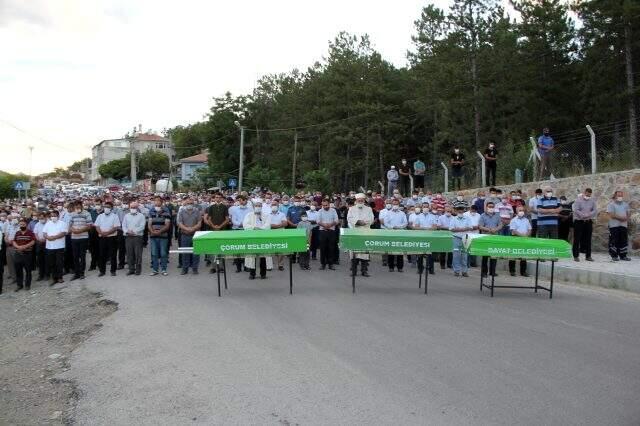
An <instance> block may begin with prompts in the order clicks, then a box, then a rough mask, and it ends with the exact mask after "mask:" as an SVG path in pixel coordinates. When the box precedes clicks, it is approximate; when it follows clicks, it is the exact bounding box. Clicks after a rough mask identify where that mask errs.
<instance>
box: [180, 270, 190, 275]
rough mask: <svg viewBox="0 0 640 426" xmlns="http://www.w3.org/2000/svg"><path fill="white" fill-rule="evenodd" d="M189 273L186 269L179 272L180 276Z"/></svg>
mask: <svg viewBox="0 0 640 426" xmlns="http://www.w3.org/2000/svg"><path fill="white" fill-rule="evenodd" d="M188 273H189V271H187V270H186V269H183V270H182V271H180V275H187V274H188Z"/></svg>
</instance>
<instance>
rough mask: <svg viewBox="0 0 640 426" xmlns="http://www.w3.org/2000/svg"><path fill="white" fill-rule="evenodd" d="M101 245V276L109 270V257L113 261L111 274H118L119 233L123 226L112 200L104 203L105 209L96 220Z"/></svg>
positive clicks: (99, 263)
mask: <svg viewBox="0 0 640 426" xmlns="http://www.w3.org/2000/svg"><path fill="white" fill-rule="evenodd" d="M95 228H96V232H97V233H98V238H99V245H100V258H99V259H98V269H99V270H100V273H99V274H98V276H99V277H103V276H104V275H105V272H106V270H107V259H110V261H111V265H110V267H111V276H113V277H115V276H116V268H117V266H118V259H117V252H116V249H117V238H116V237H117V235H118V229H120V228H121V223H120V219H119V218H118V215H117V214H115V213H114V212H113V204H112V203H111V202H110V201H107V202H106V203H104V211H103V213H101V214H99V215H98V217H97V218H96V222H95Z"/></svg>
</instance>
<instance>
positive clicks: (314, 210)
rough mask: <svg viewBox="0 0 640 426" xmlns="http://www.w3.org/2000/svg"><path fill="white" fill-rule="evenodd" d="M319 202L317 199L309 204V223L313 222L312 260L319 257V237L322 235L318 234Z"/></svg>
mask: <svg viewBox="0 0 640 426" xmlns="http://www.w3.org/2000/svg"><path fill="white" fill-rule="evenodd" d="M318 204H319V203H316V201H315V200H313V201H311V204H310V205H309V210H307V218H308V219H309V223H310V224H311V243H310V245H309V252H310V254H311V260H316V259H317V252H318V247H319V241H318V239H319V238H320V236H319V235H318V231H319V228H318Z"/></svg>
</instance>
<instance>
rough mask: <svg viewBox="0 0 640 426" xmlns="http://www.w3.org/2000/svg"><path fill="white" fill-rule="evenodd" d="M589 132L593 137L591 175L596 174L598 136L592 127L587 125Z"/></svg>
mask: <svg viewBox="0 0 640 426" xmlns="http://www.w3.org/2000/svg"><path fill="white" fill-rule="evenodd" d="M587 130H588V131H589V134H590V135H591V174H592V175H595V174H596V134H595V133H594V131H593V129H592V128H591V126H590V125H588V124H587Z"/></svg>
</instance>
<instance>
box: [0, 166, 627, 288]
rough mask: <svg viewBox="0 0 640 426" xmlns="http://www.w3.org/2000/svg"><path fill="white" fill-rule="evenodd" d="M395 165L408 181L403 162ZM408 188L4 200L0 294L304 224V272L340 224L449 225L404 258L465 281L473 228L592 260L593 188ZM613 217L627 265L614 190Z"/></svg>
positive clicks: (396, 262) (195, 259)
mask: <svg viewBox="0 0 640 426" xmlns="http://www.w3.org/2000/svg"><path fill="white" fill-rule="evenodd" d="M404 166H406V162H403V167H404ZM400 172H401V173H400V176H402V172H403V169H402V168H400ZM402 189H404V190H408V189H407V188H403V185H400V187H394V188H391V192H390V193H389V194H388V195H387V196H385V195H383V194H381V193H377V192H375V191H368V192H366V193H358V194H356V193H355V192H349V193H334V194H322V193H321V192H318V191H316V192H304V191H301V192H298V193H296V194H294V195H291V196H289V195H287V194H282V193H275V192H271V191H269V190H266V189H260V188H257V189H256V190H254V191H252V192H250V193H247V192H242V193H239V194H236V193H223V192H216V193H214V194H208V193H190V194H180V195H172V196H169V195H157V194H156V195H154V194H134V193H115V194H105V195H104V196H101V197H85V198H80V199H64V198H63V197H62V198H56V199H53V200H43V199H40V198H34V199H29V200H22V201H19V200H5V201H3V202H0V239H1V240H2V249H1V252H0V291H1V289H2V283H3V277H4V275H5V269H6V275H7V279H8V281H9V283H15V286H16V288H15V289H16V291H20V290H22V289H23V288H24V289H27V290H29V289H30V287H31V283H32V276H33V274H35V280H36V281H48V282H49V285H51V286H54V285H56V284H59V283H63V282H64V277H65V276H68V279H69V280H70V281H74V280H81V279H84V278H85V275H86V273H87V271H94V270H96V271H97V275H98V277H103V276H105V275H106V273H107V266H108V267H109V273H110V275H111V276H116V275H117V273H118V272H117V271H118V270H124V269H125V268H126V275H127V276H137V275H140V274H141V273H142V262H143V260H144V258H145V255H144V252H145V249H148V250H149V252H150V256H149V261H150V275H152V276H157V275H161V276H167V275H168V274H169V250H170V248H171V247H192V245H193V237H194V234H195V233H196V232H197V231H200V230H210V231H220V230H241V229H260V230H268V229H279V228H303V229H305V231H306V233H307V238H308V240H309V251H308V252H304V253H298V254H297V255H296V256H295V258H296V261H295V262H296V263H297V264H298V265H299V267H300V268H301V269H303V270H308V269H310V268H311V261H317V262H318V268H319V269H321V270H327V269H328V270H334V269H335V268H336V265H339V264H340V255H339V249H338V244H339V237H340V232H339V230H340V228H342V227H350V228H361V227H364V228H377V229H394V230H398V229H409V230H415V231H420V230H447V231H451V233H452V238H453V247H454V250H453V253H434V254H431V255H428V256H424V257H423V256H419V257H416V256H407V258H406V262H407V263H409V264H410V265H412V267H415V268H416V270H417V272H418V273H423V271H424V268H427V269H428V272H429V273H430V274H434V273H435V270H434V264H435V263H436V262H438V263H439V264H440V267H441V268H442V269H447V268H451V269H453V273H454V275H455V276H461V277H467V276H468V271H469V268H470V267H471V268H473V267H477V266H478V262H477V260H476V259H475V258H473V257H472V256H468V255H467V253H466V251H465V250H464V248H463V244H462V241H463V237H464V236H465V234H469V233H483V234H494V235H511V236H517V237H529V236H536V237H539V238H562V239H566V240H568V239H569V234H570V233H569V229H570V228H573V233H572V238H573V240H572V243H573V256H574V260H575V261H580V256H581V255H582V254H584V258H585V260H586V261H593V258H592V256H591V239H592V232H593V224H594V220H595V219H596V217H597V215H598V211H597V208H596V202H595V199H594V194H593V191H592V190H591V189H589V188H586V189H584V191H582V193H581V194H579V195H578V196H577V198H576V199H575V200H574V201H572V202H569V201H567V199H566V198H565V197H556V195H555V194H554V192H553V190H552V188H551V187H550V186H547V187H544V188H539V189H536V190H535V192H534V193H532V194H530V196H529V197H527V196H526V194H523V193H522V192H521V191H518V190H516V191H511V192H509V193H505V192H503V191H501V190H500V189H499V188H494V187H492V188H490V190H489V193H488V194H487V193H485V192H484V191H480V192H478V193H477V195H476V196H475V197H473V198H472V199H468V198H465V196H464V193H463V192H458V193H457V195H456V197H455V198H453V199H447V198H446V197H445V196H444V195H443V194H442V193H441V192H436V193H433V192H431V191H424V190H422V189H419V190H415V191H413V192H412V193H410V195H408V196H403V193H402V192H401V191H402ZM409 191H410V190H409ZM606 214H607V215H608V219H609V221H608V225H609V232H610V239H609V254H610V256H611V259H612V261H619V260H622V261H627V260H629V257H628V256H627V251H628V248H627V246H628V229H627V227H628V221H629V217H630V207H629V203H628V201H627V200H625V195H624V193H623V192H622V191H617V192H616V193H615V194H613V196H612V198H611V200H610V202H609V203H608V205H607V208H606ZM318 252H319V256H318ZM87 255H89V258H90V260H89V262H87V260H86V259H87ZM212 260H213V259H211V258H210V257H209V256H205V258H204V259H200V256H198V255H196V254H193V253H182V254H180V255H179V256H178V262H177V263H178V265H177V268H178V271H179V273H180V274H182V275H185V274H188V273H190V272H191V273H192V274H198V273H199V270H200V265H201V263H204V264H205V265H206V268H207V269H209V268H210V269H209V270H210V272H217V268H222V267H223V266H222V265H219V264H217V263H216V262H212ZM350 261H351V265H350V267H351V268H352V272H353V273H356V272H357V270H358V266H360V268H359V269H360V273H361V274H362V275H363V276H369V268H368V267H369V262H370V261H371V259H370V257H369V256H368V255H366V254H358V255H355V256H352V258H351V259H350ZM87 263H88V264H87ZM233 264H234V266H235V270H236V272H238V273H240V272H246V273H248V274H249V278H250V279H254V278H256V274H257V272H259V275H260V278H263V279H264V278H266V276H267V271H268V270H271V269H275V268H277V269H278V270H284V267H285V262H284V256H273V258H272V257H262V258H260V259H252V258H246V259H242V258H238V259H236V260H235V261H234V262H233ZM382 264H383V266H386V267H388V268H389V271H390V272H395V271H398V272H403V271H404V268H405V256H400V255H388V256H383V258H382ZM480 268H481V273H482V274H483V275H485V276H486V275H488V274H491V275H495V274H496V272H495V270H496V261H495V260H491V261H488V259H487V258H483V259H481V262H480ZM509 270H510V273H511V275H516V261H510V262H509ZM518 272H519V274H520V275H523V276H527V275H528V274H527V263H526V261H521V262H520V265H519V271H518Z"/></svg>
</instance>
